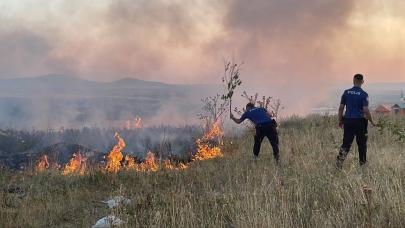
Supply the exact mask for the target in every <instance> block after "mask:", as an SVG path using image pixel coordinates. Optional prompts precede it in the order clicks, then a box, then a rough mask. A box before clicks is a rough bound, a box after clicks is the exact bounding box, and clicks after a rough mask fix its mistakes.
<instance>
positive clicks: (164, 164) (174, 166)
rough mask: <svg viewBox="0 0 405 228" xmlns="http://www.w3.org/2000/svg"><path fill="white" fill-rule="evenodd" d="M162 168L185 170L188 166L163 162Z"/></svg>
mask: <svg viewBox="0 0 405 228" xmlns="http://www.w3.org/2000/svg"><path fill="white" fill-rule="evenodd" d="M163 168H164V169H167V170H185V169H187V168H188V166H187V165H186V164H184V163H179V164H177V165H176V164H173V162H172V161H170V160H165V161H163Z"/></svg>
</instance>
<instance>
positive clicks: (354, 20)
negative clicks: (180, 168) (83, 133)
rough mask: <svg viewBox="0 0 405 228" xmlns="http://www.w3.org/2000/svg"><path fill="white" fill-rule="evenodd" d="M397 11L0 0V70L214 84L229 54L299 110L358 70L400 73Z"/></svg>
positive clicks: (396, 6) (363, 6) (402, 53)
mask: <svg viewBox="0 0 405 228" xmlns="http://www.w3.org/2000/svg"><path fill="white" fill-rule="evenodd" d="M404 10H405V3H403V2H402V1H395V0H386V1H380V0H370V1H367V0H360V1H349V0H326V1H325V0H311V1H301V0H287V1H286V0H252V1H243V0H223V1H214V0H192V1H180V0H155V1H150V0H135V1H130V0H115V1H113V0H99V1H81V0H54V1H47V0H24V1H23V0H15V1H8V0H0V20H1V23H0V42H1V43H2V45H1V47H0V69H1V72H0V77H2V78H10V77H19V76H30V75H42V74H48V73H63V74H70V75H72V74H73V75H78V76H80V77H81V78H85V79H90V80H96V81H112V80H117V79H120V78H124V77H128V76H135V77H137V78H141V79H146V80H154V81H163V82H169V83H185V84H193V83H218V82H219V81H220V80H219V77H220V76H221V74H222V60H223V59H224V58H235V59H236V60H237V61H241V62H244V65H243V69H242V79H243V81H244V85H245V88H244V89H246V90H248V91H249V92H256V91H258V92H260V93H261V94H263V95H272V96H275V97H280V98H281V99H282V101H283V102H284V105H285V106H286V108H287V111H288V112H290V113H292V112H299V113H303V112H305V111H307V110H308V109H309V108H310V107H311V106H312V105H314V104H316V103H317V102H318V101H321V100H322V99H324V98H325V97H326V93H327V92H328V90H329V89H330V87H333V86H334V85H335V84H336V83H342V82H349V83H350V80H351V77H352V75H353V74H354V73H357V72H362V73H364V74H365V76H366V80H367V82H381V81H385V82H398V81H405V62H404V61H405V32H404V31H403V29H402V28H403V26H404V25H405V16H404V14H403V12H404ZM240 92H241V91H240ZM337 100H338V99H337ZM240 102H242V101H240Z"/></svg>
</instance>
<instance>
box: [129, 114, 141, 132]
mask: <svg viewBox="0 0 405 228" xmlns="http://www.w3.org/2000/svg"><path fill="white" fill-rule="evenodd" d="M140 128H142V118H141V117H135V119H134V122H132V121H131V120H127V121H125V129H127V130H131V129H140Z"/></svg>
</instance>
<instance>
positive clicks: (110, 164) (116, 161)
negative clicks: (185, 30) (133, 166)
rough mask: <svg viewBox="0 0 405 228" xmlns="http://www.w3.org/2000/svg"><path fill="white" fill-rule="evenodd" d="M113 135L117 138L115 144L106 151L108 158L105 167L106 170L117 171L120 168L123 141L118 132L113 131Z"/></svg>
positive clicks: (123, 146)
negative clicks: (108, 151)
mask: <svg viewBox="0 0 405 228" xmlns="http://www.w3.org/2000/svg"><path fill="white" fill-rule="evenodd" d="M114 137H115V138H116V139H117V140H118V142H117V144H116V145H115V146H114V147H113V149H112V150H111V151H110V153H108V156H107V157H108V160H107V166H106V169H107V171H108V172H114V173H116V172H118V171H119V170H120V168H121V161H122V158H123V155H122V150H123V149H124V148H125V146H126V145H125V141H124V139H122V138H121V136H120V135H119V134H118V132H116V133H115V135H114Z"/></svg>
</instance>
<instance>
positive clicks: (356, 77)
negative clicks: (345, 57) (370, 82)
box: [353, 74, 363, 81]
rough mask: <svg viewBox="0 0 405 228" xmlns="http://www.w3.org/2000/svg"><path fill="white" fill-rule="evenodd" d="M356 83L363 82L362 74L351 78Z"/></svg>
mask: <svg viewBox="0 0 405 228" xmlns="http://www.w3.org/2000/svg"><path fill="white" fill-rule="evenodd" d="M353 78H354V79H355V80H357V81H363V75H362V74H355V75H354V77H353Z"/></svg>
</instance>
